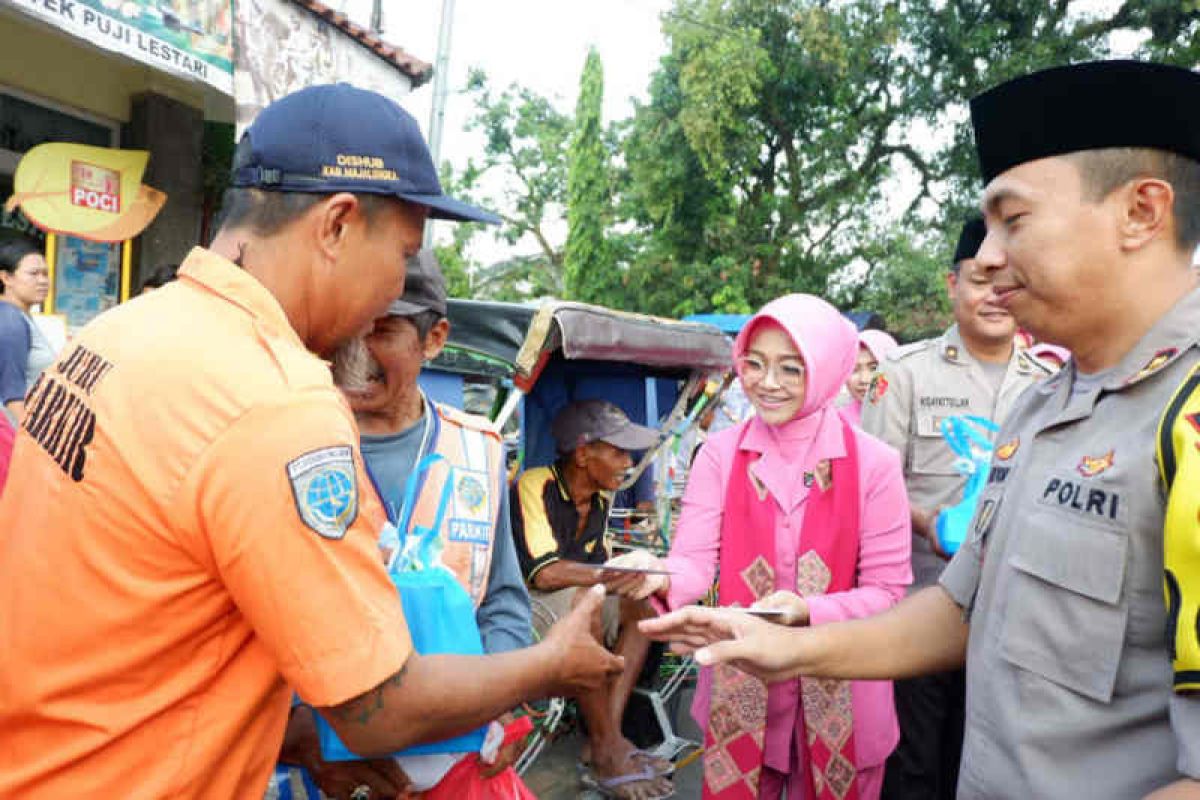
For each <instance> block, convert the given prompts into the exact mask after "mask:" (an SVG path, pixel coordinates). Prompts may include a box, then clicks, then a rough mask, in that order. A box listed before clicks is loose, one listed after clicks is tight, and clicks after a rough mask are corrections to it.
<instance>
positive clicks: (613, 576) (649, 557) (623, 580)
mask: <svg viewBox="0 0 1200 800" xmlns="http://www.w3.org/2000/svg"><path fill="white" fill-rule="evenodd" d="M605 564H606V565H611V566H614V567H633V568H635V569H654V570H665V569H666V562H665V561H663V560H662V559H661V558H658V557H657V556H655V555H654V554H652V553H650V552H647V551H646V550H631V551H629V552H628V553H623V554H622V555H619V556H616V557H615V558H610V559H609V560H608V561H606V562H605ZM601 580H602V581H603V583H604V585H605V587H606V588H607V589H608V590H609V591H610V592H612V593H613V594H619V595H621V596H622V597H628V598H629V599H630V600H645V599H646V598H647V597H649V596H650V595H652V594H660V593H665V592H666V591H667V589H668V588H670V586H671V583H670V579H669V578H668V576H666V575H646V574H640V573H636V572H605V573H602V574H601Z"/></svg>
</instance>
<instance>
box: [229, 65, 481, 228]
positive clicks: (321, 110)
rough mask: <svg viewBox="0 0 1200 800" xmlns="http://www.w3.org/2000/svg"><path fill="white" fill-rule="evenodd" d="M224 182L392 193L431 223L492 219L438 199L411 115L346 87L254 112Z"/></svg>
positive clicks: (305, 93)
mask: <svg viewBox="0 0 1200 800" xmlns="http://www.w3.org/2000/svg"><path fill="white" fill-rule="evenodd" d="M231 183H232V184H233V185H234V186H243V187H254V188H257V189H263V190H266V191H273V192H313V193H319V194H331V193H333V192H354V193H356V194H382V195H393V196H395V197H399V198H401V199H403V200H407V201H409V202H410V203H415V204H416V205H420V206H425V207H427V208H428V209H429V215H430V216H431V217H434V218H436V219H450V220H459V221H475V222H490V223H493V224H498V223H499V222H500V218H499V217H497V216H496V215H495V214H492V213H491V212H488V211H484V210H483V209H480V208H476V207H475V206H472V205H468V204H466V203H463V202H461V201H459V200H455V199H453V198H450V197H447V196H446V195H444V194H442V185H441V184H440V183H439V182H438V177H437V170H436V169H435V168H434V165H433V159H432V158H431V157H430V155H429V148H428V147H426V146H425V138H424V137H423V136H422V135H421V129H420V127H419V126H418V125H417V121H416V120H415V119H413V118H412V115H410V114H409V113H408V112H407V111H405V110H404V109H402V108H401V107H400V106H398V105H397V104H396V103H395V102H393V101H392V100H389V99H388V98H386V97H384V96H383V95H381V94H378V93H376V92H370V91H367V90H365V89H358V88H356V87H354V86H351V85H350V84H348V83H335V84H328V85H324V86H310V87H308V88H306V89H301V90H300V91H298V92H293V93H292V94H289V95H287V96H286V97H282V98H280V99H279V100H276V101H275V102H274V103H271V104H270V105H269V106H267V107H266V108H264V109H263V110H262V111H261V112H259V115H258V116H257V117H256V118H255V120H254V122H253V123H252V124H251V125H250V127H249V128H247V129H246V132H245V133H244V134H242V140H241V142H240V143H239V144H238V147H237V152H236V153H235V154H234V159H233V175H232V180H231Z"/></svg>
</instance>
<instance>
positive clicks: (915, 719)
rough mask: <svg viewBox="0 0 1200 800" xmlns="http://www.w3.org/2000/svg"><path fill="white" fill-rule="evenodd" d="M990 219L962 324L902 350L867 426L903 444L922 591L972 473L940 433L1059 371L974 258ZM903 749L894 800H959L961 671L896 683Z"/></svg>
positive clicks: (968, 280) (968, 253) (963, 285)
mask: <svg viewBox="0 0 1200 800" xmlns="http://www.w3.org/2000/svg"><path fill="white" fill-rule="evenodd" d="M986 232H987V230H986V228H985V226H984V222H983V217H980V216H976V217H973V218H971V219H970V220H968V221H967V222H966V224H964V225H963V227H962V232H961V233H960V234H959V237H958V244H957V246H956V247H955V251H954V261H953V262H952V266H951V268H950V270H949V271H948V272H947V274H946V288H947V291H948V292H949V295H950V302H951V305H952V307H953V310H954V320H955V324H954V325H952V326H951V327H950V328H949V330H947V331H946V332H945V333H943V334H942V335H941V336H938V337H935V338H933V339H925V340H923V341H920V342H915V343H913V344H910V345H906V346H905V347H901V348H899V349H897V350H896V351H895V352H893V353H892V354H891V356H889V357H888V359H887V360H886V361H884V363H883V364H881V365H880V367H879V372H878V373H877V374H876V376H875V379H874V381H873V382H872V384H871V389H870V391H869V392H868V394H867V401H866V402H865V403H863V414H862V427H863V430H865V431H867V432H868V433H872V434H874V435H876V436H878V437H879V438H881V439H883V440H884V441H885V442H887V443H888V444H890V445H891V446H892V447H894V448H896V449H897V450H898V451H899V452H900V455H901V458H902V460H903V463H904V482H905V485H906V487H907V489H908V500H909V504H910V506H911V508H912V527H913V545H912V552H913V556H912V559H913V588H912V589H910V592H911V591H916V590H919V589H920V588H923V587H926V586H932V585H934V584H935V583H937V579H938V577H939V576H940V575H941V573H942V567H944V566H945V563H946V562H945V558H947V556H946V555H945V554H944V553H943V552H942V551H941V548H940V547H939V546H938V544H937V537H936V535H935V526H934V520H935V518H936V516H937V512H938V511H939V510H940V509H941V508H944V507H946V506H951V505H954V504H955V503H957V502H958V501H959V500H960V499H961V498H962V490H963V485H964V484H965V483H966V480H967V479H966V476H964V475H963V474H962V473H960V472H959V471H958V470H957V469H955V467H954V461H955V458H956V456H955V454H954V451H953V450H951V449H950V447H949V445H947V443H946V440H945V439H944V438H943V437H942V435H941V422H942V420H943V419H945V418H946V417H949V416H953V415H956V414H971V415H974V416H978V417H983V418H985V419H990V420H994V421H996V422H1000V421H1002V420H1003V419H1004V418H1005V417H1006V416H1007V415H1008V411H1009V409H1010V408H1012V406H1013V402H1014V401H1015V400H1016V399H1017V398H1018V397H1019V396H1020V395H1021V393H1022V392H1024V391H1025V389H1026V388H1028V387H1029V386H1030V385H1031V384H1032V383H1033V382H1034V381H1036V380H1038V379H1039V378H1044V377H1046V376H1048V375H1049V374H1050V370H1049V369H1048V368H1047V367H1045V366H1043V365H1042V364H1041V362H1039V361H1038V360H1037V359H1036V358H1034V357H1033V356H1031V355H1028V354H1027V353H1025V352H1024V351H1023V350H1019V349H1017V348H1016V347H1015V346H1014V344H1013V341H1014V336H1015V334H1016V330H1017V324H1016V321H1015V320H1014V319H1013V316H1012V314H1010V313H1009V312H1008V310H1007V309H1005V308H1003V307H1001V306H999V305H997V304H996V302H995V301H994V299H993V295H992V272H991V271H990V270H987V269H984V268H983V267H982V266H980V265H979V264H978V263H977V262H976V260H975V254H976V252H978V250H979V245H980V244H982V243H983V239H984V235H985V234H986ZM895 689H896V713H897V716H898V717H899V720H900V743H899V744H898V745H897V747H896V752H895V753H893V754H892V756H891V757H890V758H889V759H888V764H887V775H886V779H885V781H884V787H883V797H884V798H886V800H937V798H943V799H944V800H946V799H948V798H953V797H954V791H955V786H956V785H957V782H958V761H959V757H960V756H961V753H962V735H963V714H964V709H965V706H966V686H965V677H964V673H963V670H962V669H954V670H950V671H948V672H943V673H938V674H936V675H922V676H919V677H916V678H909V679H907V680H902V681H897V682H896V687H895Z"/></svg>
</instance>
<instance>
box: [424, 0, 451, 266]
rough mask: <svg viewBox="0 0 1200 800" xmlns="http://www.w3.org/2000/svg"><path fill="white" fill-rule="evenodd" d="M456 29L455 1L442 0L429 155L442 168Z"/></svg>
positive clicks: (428, 236)
mask: <svg viewBox="0 0 1200 800" xmlns="http://www.w3.org/2000/svg"><path fill="white" fill-rule="evenodd" d="M453 27H454V0H442V22H441V27H439V29H438V48H437V57H436V59H435V61H434V66H433V107H432V108H431V109H430V110H429V154H430V155H431V156H433V165H434V167H435V168H438V169H440V168H441V166H442V128H443V127H444V125H445V121H446V96H447V95H448V94H449V91H450V89H449V80H450V75H449V72H450V37H451V29H452V28H453ZM423 245H424V246H425V247H432V246H433V223H432V222H430V223H427V224H426V225H425V239H424V241H423Z"/></svg>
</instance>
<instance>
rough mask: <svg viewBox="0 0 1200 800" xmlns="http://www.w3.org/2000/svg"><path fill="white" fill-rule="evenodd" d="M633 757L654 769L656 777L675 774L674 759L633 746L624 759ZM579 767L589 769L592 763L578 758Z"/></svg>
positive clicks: (628, 759)
mask: <svg viewBox="0 0 1200 800" xmlns="http://www.w3.org/2000/svg"><path fill="white" fill-rule="evenodd" d="M635 758H636V759H637V760H638V762H639V763H641V764H644V765H646V766H647V767H649V768H650V769H652V770H654V777H656V778H669V777H671V776H672V775H674V774H675V762H674V761H671V760H670V759H666V758H663V757H661V756H656V755H654V753H651V752H650V751H649V750H642V749H640V748H636V747H635V748H634V749H633V750H630V751H629V755H628V756H626V758H625V760H626V761H630V760H632V759H635ZM579 767H580V769H585V770H590V769H591V768H592V763H591V762H590V761H588V760H586V759H583V758H581V759H579Z"/></svg>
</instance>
